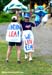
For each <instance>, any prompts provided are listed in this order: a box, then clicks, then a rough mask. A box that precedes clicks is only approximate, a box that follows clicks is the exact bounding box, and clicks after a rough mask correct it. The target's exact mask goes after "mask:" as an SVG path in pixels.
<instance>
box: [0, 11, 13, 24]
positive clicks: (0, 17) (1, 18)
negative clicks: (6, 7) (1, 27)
mask: <svg viewBox="0 0 52 75" xmlns="http://www.w3.org/2000/svg"><path fill="white" fill-rule="evenodd" d="M13 15H14V14H9V13H5V12H2V13H1V14H0V23H2V22H10V21H11V17H12V16H13Z"/></svg>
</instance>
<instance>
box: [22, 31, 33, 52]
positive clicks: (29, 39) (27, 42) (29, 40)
mask: <svg viewBox="0 0 52 75" xmlns="http://www.w3.org/2000/svg"><path fill="white" fill-rule="evenodd" d="M23 42H24V51H25V52H30V51H31V52H33V42H34V37H33V33H32V31H30V30H27V31H24V32H23Z"/></svg>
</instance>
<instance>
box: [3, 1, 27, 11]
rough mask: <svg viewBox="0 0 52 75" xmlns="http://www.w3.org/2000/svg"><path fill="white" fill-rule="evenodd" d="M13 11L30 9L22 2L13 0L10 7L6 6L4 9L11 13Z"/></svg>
mask: <svg viewBox="0 0 52 75" xmlns="http://www.w3.org/2000/svg"><path fill="white" fill-rule="evenodd" d="M11 9H22V10H27V9H28V8H27V7H26V6H24V5H23V4H22V3H21V2H19V1H18V0H12V1H11V2H10V3H9V4H8V5H6V6H5V7H4V9H3V11H5V12H9V11H10V10H11Z"/></svg>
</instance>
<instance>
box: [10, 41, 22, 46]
mask: <svg viewBox="0 0 52 75" xmlns="http://www.w3.org/2000/svg"><path fill="white" fill-rule="evenodd" d="M15 45H16V46H21V45H22V42H18V43H17V42H9V46H15Z"/></svg>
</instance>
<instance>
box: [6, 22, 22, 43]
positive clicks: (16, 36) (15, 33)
mask: <svg viewBox="0 0 52 75" xmlns="http://www.w3.org/2000/svg"><path fill="white" fill-rule="evenodd" d="M21 32H22V27H21V25H20V24H18V23H11V24H10V25H9V26H8V29H7V33H6V41H8V42H21V39H22V38H21V37H22V33H21Z"/></svg>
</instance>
